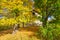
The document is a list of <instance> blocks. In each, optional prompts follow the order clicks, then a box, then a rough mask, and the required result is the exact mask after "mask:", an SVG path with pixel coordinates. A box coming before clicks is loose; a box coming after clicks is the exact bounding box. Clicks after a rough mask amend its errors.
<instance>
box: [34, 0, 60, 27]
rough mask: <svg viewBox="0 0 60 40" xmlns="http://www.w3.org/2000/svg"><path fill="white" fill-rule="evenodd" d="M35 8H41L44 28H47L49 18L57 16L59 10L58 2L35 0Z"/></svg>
mask: <svg viewBox="0 0 60 40" xmlns="http://www.w3.org/2000/svg"><path fill="white" fill-rule="evenodd" d="M34 1H35V8H39V9H40V10H41V13H42V21H43V27H45V26H47V21H48V16H51V15H53V16H55V14H56V11H57V10H58V9H59V7H58V0H34Z"/></svg>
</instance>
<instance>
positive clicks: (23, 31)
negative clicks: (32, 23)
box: [0, 27, 39, 40]
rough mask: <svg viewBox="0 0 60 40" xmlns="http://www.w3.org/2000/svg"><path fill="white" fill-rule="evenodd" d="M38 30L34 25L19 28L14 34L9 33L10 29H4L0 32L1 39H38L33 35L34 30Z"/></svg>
mask: <svg viewBox="0 0 60 40" xmlns="http://www.w3.org/2000/svg"><path fill="white" fill-rule="evenodd" d="M37 30H38V28H36V27H31V28H20V29H19V30H18V31H17V32H16V33H15V34H13V35H12V34H11V33H12V30H4V31H1V32H0V39H1V40H9V39H11V40H15V39H16V40H25V39H26V40H39V39H37V37H36V36H35V32H36V31H37Z"/></svg>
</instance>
